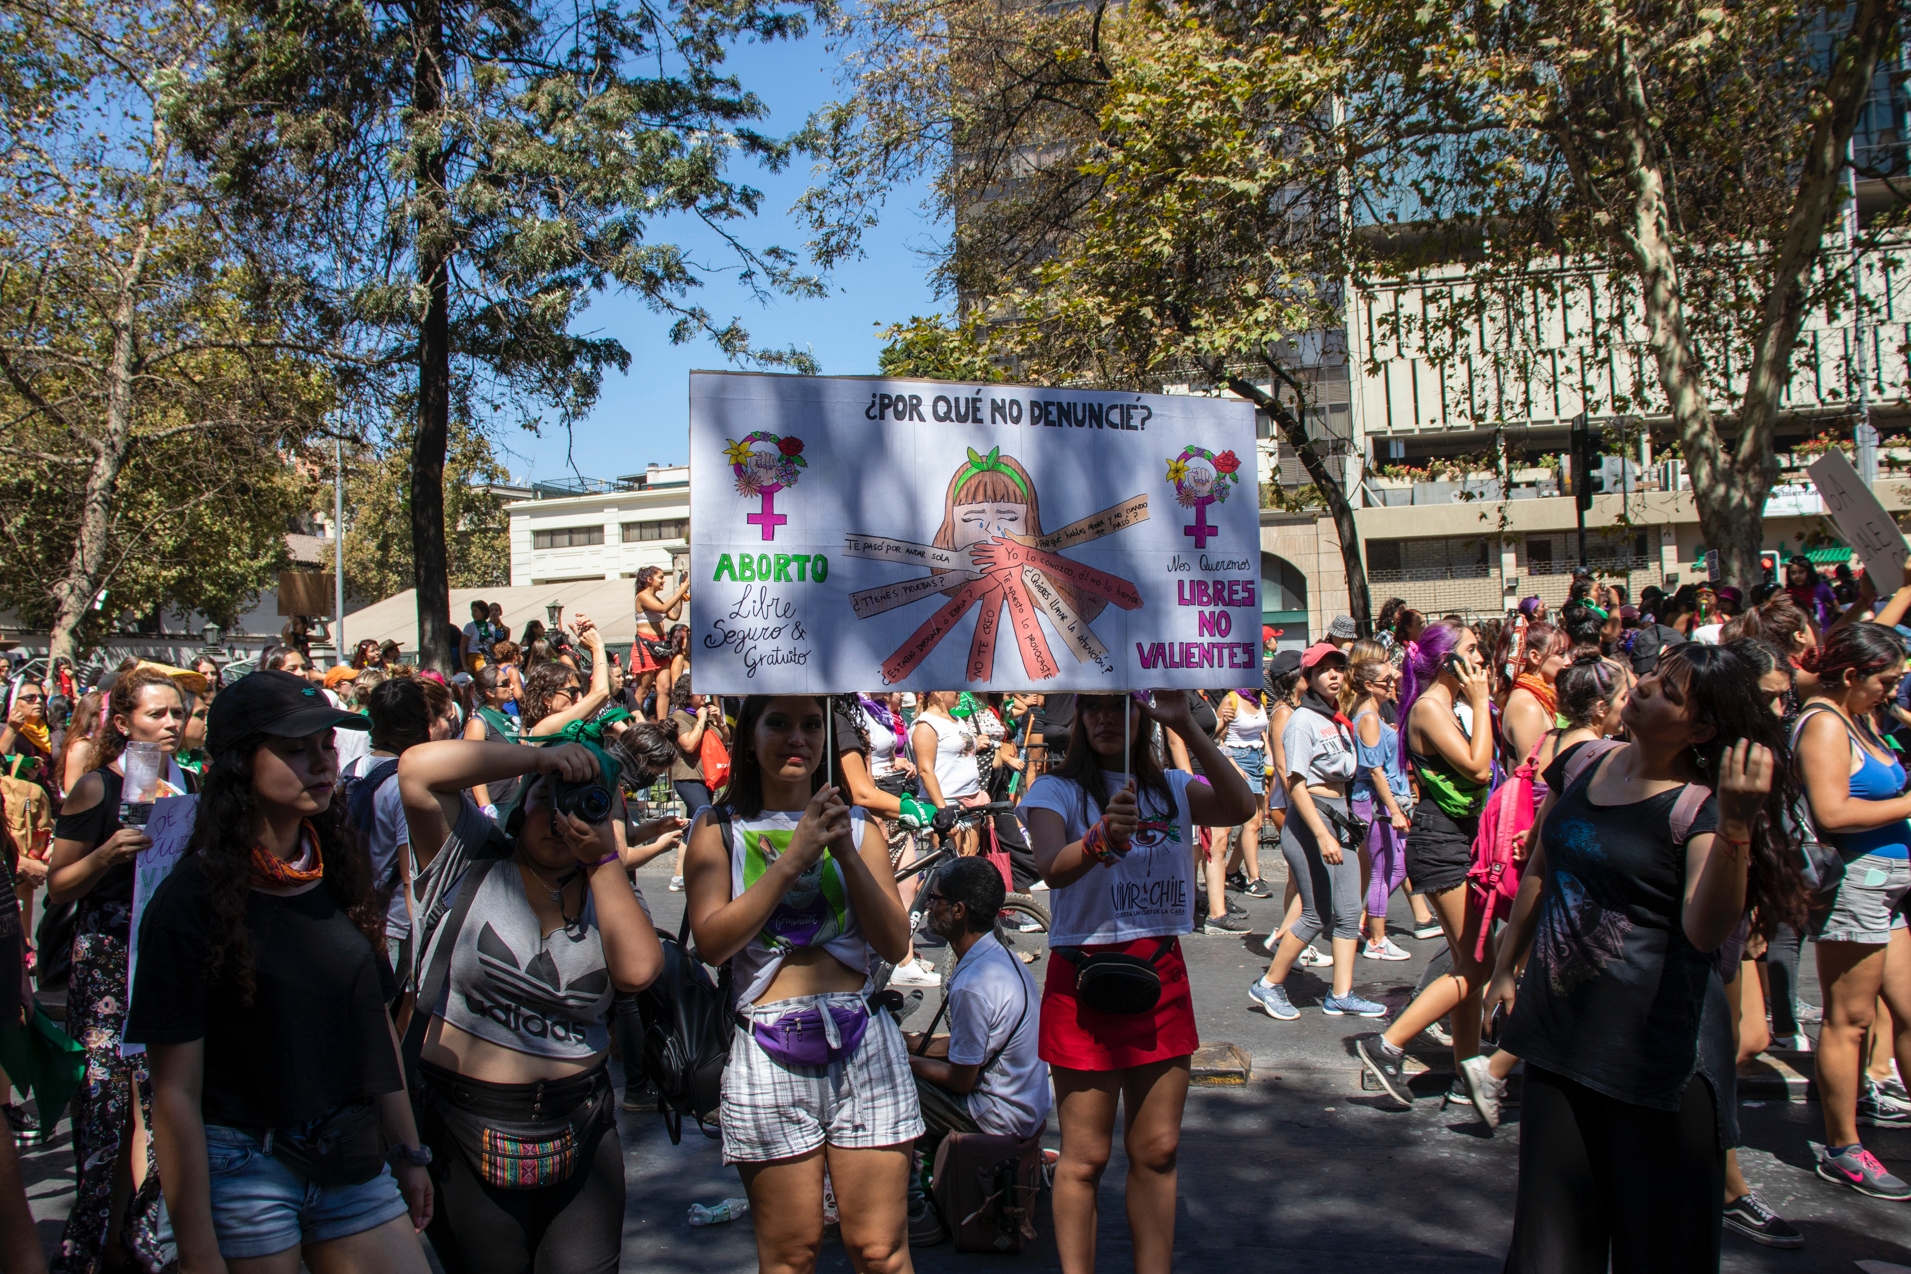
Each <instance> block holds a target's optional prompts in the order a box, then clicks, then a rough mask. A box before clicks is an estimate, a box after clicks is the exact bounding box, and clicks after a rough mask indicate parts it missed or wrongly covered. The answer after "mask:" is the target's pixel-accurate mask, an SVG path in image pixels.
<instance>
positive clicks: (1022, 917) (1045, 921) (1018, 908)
mask: <svg viewBox="0 0 1911 1274" xmlns="http://www.w3.org/2000/svg"><path fill="white" fill-rule="evenodd" d="M1014 809H1015V806H1014V804H1013V803H1011V802H1009V801H990V802H989V803H988V804H986V805H975V806H961V807H953V808H951V810H950V811H949V812H950V814H951V815H952V816H953V817H952V819H951V820H950V821H949V822H948V830H949V832H953V831H954V830H955V829H956V828H958V827H961V826H963V825H965V824H969V825H976V826H979V827H986V828H987V829H988V837H989V852H991V853H1000V852H1001V841H1000V839H999V838H998V837H997V836H996V832H995V816H996V815H997V814H1007V813H1011V812H1012V811H1013V810H1014ZM912 835H913V833H912ZM937 835H938V838H939V839H938V843H937V845H936V847H935V848H934V849H932V850H930V851H929V852H928V853H927V854H925V855H923V856H922V857H921V858H918V859H917V860H916V861H915V862H912V863H910V864H909V865H908V866H906V867H903V868H902V869H901V870H899V871H898V872H897V873H896V880H897V882H898V883H900V882H902V881H905V880H907V879H909V878H910V877H911V876H917V875H921V874H922V873H924V872H928V871H931V870H933V869H934V868H937V867H940V866H941V865H942V864H943V863H945V862H950V861H953V860H954V859H955V858H957V857H959V855H958V854H957V853H956V849H955V845H954V843H953V838H952V837H951V836H949V835H948V833H947V832H939V833H937ZM916 896H917V898H918V899H920V898H921V897H922V895H921V894H920V893H918V894H917V895H916ZM928 915H929V913H928V911H927V910H926V909H924V908H922V907H920V906H917V907H912V908H911V909H910V912H909V933H910V935H911V936H912V937H913V936H914V935H915V934H917V933H918V932H920V931H921V929H922V925H923V922H924V921H925V920H927V919H928ZM1005 918H1007V919H1008V920H1009V921H1010V922H1012V923H1013V927H1011V925H1010V924H1009V923H1005V922H1004V921H1005ZM1049 923H1050V917H1049V914H1048V908H1046V907H1044V906H1042V904H1041V903H1039V902H1037V901H1035V899H1034V898H1033V897H1032V896H1030V895H1028V894H1023V893H1013V892H1012V893H1010V894H1008V895H1007V896H1006V897H1004V898H1003V900H1002V909H1001V911H999V912H997V913H996V917H995V936H996V940H997V941H999V942H1000V943H1001V944H1002V945H1003V946H1004V947H1005V948H1007V949H1008V950H1010V951H1012V952H1013V951H1015V949H1016V947H1017V945H1018V942H1017V940H1018V939H1019V938H1020V937H1021V935H1023V934H1030V935H1034V934H1042V935H1046V934H1047V933H1048V928H1049ZM1034 941H1035V942H1036V943H1038V944H1039V945H1038V946H1037V947H1036V949H1035V950H1034V952H1033V954H1032V956H1031V957H1030V958H1029V959H1025V960H1024V961H1023V963H1024V964H1033V963H1035V961H1036V960H1039V959H1041V958H1042V953H1043V952H1044V951H1046V950H1047V949H1048V940H1047V938H1046V937H1042V938H1039V939H1035V940H1034ZM1017 954H1018V956H1019V955H1020V954H1021V953H1019V952H1018V953H1017ZM917 958H918V959H922V960H925V961H927V962H928V963H929V964H930V966H931V967H932V968H933V967H934V965H935V962H934V961H933V960H928V958H927V957H926V956H923V955H922V954H921V953H920V952H918V953H917ZM894 970H895V966H894V965H892V964H889V963H888V962H887V961H884V962H882V963H881V964H880V965H879V966H878V969H877V975H876V979H875V982H876V987H877V989H878V990H881V989H883V988H885V987H887V986H888V985H889V975H890V974H891V973H892V972H894ZM937 971H938V972H940V973H943V974H945V975H946V974H947V973H948V972H949V970H947V969H939V970H937Z"/></svg>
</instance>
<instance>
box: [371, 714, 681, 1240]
mask: <svg viewBox="0 0 1911 1274" xmlns="http://www.w3.org/2000/svg"><path fill="white" fill-rule="evenodd" d="M642 728H644V729H654V727H648V726H646V727H642ZM622 751H623V747H622V746H621V745H613V746H612V748H611V750H609V751H606V750H605V749H604V748H603V747H601V746H599V745H597V744H596V743H591V742H569V743H562V744H556V745H554V746H547V747H526V746H521V745H518V744H511V743H479V742H470V741H465V740H456V741H449V742H443V743H427V744H424V745H422V746H419V747H415V748H412V749H410V750H409V751H407V752H406V753H405V754H404V756H403V757H401V758H400V759H399V765H398V782H399V788H400V791H401V793H402V795H403V798H404V802H405V811H406V817H407V820H408V821H409V823H410V825H411V832H412V844H413V845H414V846H418V847H422V846H426V845H436V846H439V848H438V850H437V852H436V853H435V854H433V855H430V856H429V857H428V861H427V865H426V866H425V867H424V868H423V870H422V873H421V875H420V876H419V878H418V882H417V886H416V893H417V900H418V915H417V921H416V927H415V929H414V934H413V936H414V939H415V942H416V950H417V952H418V955H417V964H416V967H415V970H414V972H415V975H416V982H417V985H418V1009H419V1012H418V1014H417V1016H416V1017H415V1018H414V1019H413V1023H412V1028H411V1030H410V1031H409V1032H408V1033H407V1034H406V1038H405V1051H406V1057H407V1060H408V1061H411V1060H413V1059H414V1058H415V1059H416V1060H417V1065H418V1070H419V1075H420V1078H421V1079H422V1081H423V1085H422V1092H421V1094H420V1100H421V1103H422V1108H423V1118H422V1120H421V1127H420V1135H421V1136H422V1138H423V1140H424V1143H425V1145H426V1146H427V1147H429V1149H430V1152H431V1172H432V1180H433V1184H434V1185H435V1186H436V1187H437V1191H438V1211H437V1214H436V1216H435V1217H434V1218H433V1222H432V1225H431V1227H430V1231H429V1233H430V1235H431V1241H432V1246H433V1247H434V1248H435V1249H436V1250H437V1252H438V1255H439V1257H440V1259H441V1260H442V1261H443V1263H444V1266H445V1269H446V1270H447V1271H452V1272H453V1274H455V1272H457V1271H475V1272H489V1271H499V1272H503V1271H513V1272H516V1271H523V1270H528V1269H533V1268H535V1269H538V1270H545V1271H552V1272H553V1274H557V1272H564V1274H568V1272H570V1271H585V1270H592V1271H596V1270H608V1269H615V1268H616V1266H617V1262H618V1257H619V1254H620V1252H621V1250H622V1246H623V1228H624V1160H623V1149H622V1146H621V1144H620V1142H619V1140H618V1138H617V1135H616V1118H615V1101H614V1095H613V1093H612V1089H611V1080H610V1073H609V1067H608V1065H607V1058H608V1056H609V1051H610V1027H611V1020H612V1016H613V1007H612V1003H613V998H614V996H615V994H616V992H618V991H637V990H641V989H642V988H643V987H645V986H647V985H648V984H649V983H650V982H651V980H652V979H654V978H655V977H656V976H657V973H658V971H659V970H660V969H661V968H662V964H663V952H662V949H661V948H660V947H659V945H658V942H657V934H656V931H655V930H654V929H652V928H651V924H650V919H649V917H648V916H646V915H645V913H644V910H643V908H642V907H641V906H640V905H639V902H638V899H637V895H636V892H635V891H634V890H633V889H632V887H631V882H630V878H629V877H628V876H627V875H626V874H625V869H626V867H627V866H628V865H630V857H631V856H630V855H627V854H624V853H620V840H621V838H620V836H619V833H618V824H619V823H621V822H622V821H623V817H624V812H623V811H624V802H623V797H622V794H621V793H620V792H619V790H618V777H619V773H620V770H621V768H622V767H621V765H620V762H619V759H618V758H617V755H616V754H617V753H619V752H622ZM520 776H522V777H523V778H524V780H525V781H524V782H523V783H521V784H520V785H519V789H518V796H517V801H516V803H515V805H514V806H513V807H512V809H511V810H509V811H508V812H507V813H506V815H505V817H504V818H503V820H502V828H500V827H499V825H498V824H494V823H492V821H491V820H490V819H488V818H486V817H485V816H484V814H483V813H482V812H481V811H480V810H479V809H478V807H477V805H476V804H475V803H474V802H473V801H472V800H471V799H470V797H469V796H468V795H466V790H467V789H469V788H471V787H473V786H475V785H477V784H487V785H488V784H493V783H497V782H499V781H501V780H506V779H513V778H518V777H520ZM673 821H674V820H673ZM638 835H639V836H640V837H641V836H642V835H643V829H640V830H639V832H638ZM649 848H650V847H646V849H645V850H639V851H635V853H636V854H638V855H641V854H643V853H645V852H647V850H648V849H649ZM420 857H421V858H427V856H426V855H424V854H422V853H421V855H420Z"/></svg>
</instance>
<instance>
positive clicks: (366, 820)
mask: <svg viewBox="0 0 1911 1274" xmlns="http://www.w3.org/2000/svg"><path fill="white" fill-rule="evenodd" d="M396 773H398V758H397V757H395V756H388V757H384V758H382V759H380V761H379V762H378V764H377V765H374V766H373V767H372V768H371V769H369V770H367V771H365V773H363V774H361V775H359V776H358V777H357V778H348V779H346V780H345V781H344V788H345V821H346V822H347V823H349V824H351V828H352V831H353V832H355V833H356V834H357V836H358V843H359V844H360V845H362V846H366V847H370V845H371V843H372V831H373V828H374V825H375V824H376V823H377V821H378V808H377V802H378V789H379V788H381V787H383V786H385V780H386V779H388V778H390V777H391V776H392V775H394V774H396ZM373 888H375V889H376V890H377V891H378V892H379V893H380V894H382V895H383V896H384V897H385V898H387V899H389V898H390V897H391V895H392V892H393V891H394V890H395V889H397V888H398V856H397V855H396V854H394V855H392V864H391V878H390V879H389V880H381V881H377V882H375V884H374V885H373Z"/></svg>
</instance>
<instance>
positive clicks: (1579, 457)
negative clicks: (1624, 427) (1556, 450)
mask: <svg viewBox="0 0 1911 1274" xmlns="http://www.w3.org/2000/svg"><path fill="white" fill-rule="evenodd" d="M1571 460H1572V468H1573V503H1574V504H1575V505H1577V506H1578V507H1579V508H1580V509H1582V510H1584V509H1590V508H1592V498H1593V460H1594V453H1593V432H1592V422H1591V421H1590V420H1589V419H1588V418H1587V416H1586V413H1585V412H1583V411H1582V412H1580V413H1579V414H1578V415H1577V416H1574V417H1573V432H1572V455H1571Z"/></svg>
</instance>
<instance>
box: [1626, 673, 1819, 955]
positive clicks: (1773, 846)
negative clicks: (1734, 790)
mask: <svg viewBox="0 0 1911 1274" xmlns="http://www.w3.org/2000/svg"><path fill="white" fill-rule="evenodd" d="M1760 671H1761V670H1760V668H1759V666H1758V664H1757V663H1756V662H1754V661H1753V660H1752V659H1749V658H1747V657H1746V655H1745V653H1744V652H1743V651H1740V650H1738V649H1735V648H1734V647H1733V646H1708V645H1706V644H1704V643H1702V642H1682V643H1680V644H1679V645H1676V646H1672V647H1670V648H1668V649H1667V650H1666V652H1665V653H1664V654H1663V655H1661V656H1660V657H1659V668H1658V676H1659V685H1660V688H1661V691H1662V692H1663V693H1664V694H1665V695H1666V697H1667V698H1668V699H1670V700H1672V702H1674V703H1678V704H1686V703H1689V704H1691V705H1692V719H1693V722H1694V724H1704V725H1710V726H1711V727H1712V730H1713V734H1712V737H1711V738H1710V739H1708V740H1707V741H1706V742H1704V743H1701V744H1697V745H1695V746H1694V748H1693V761H1694V762H1695V763H1696V764H1697V765H1698V767H1699V770H1700V772H1701V773H1703V774H1704V776H1705V780H1706V782H1708V783H1710V784H1713V785H1715V786H1716V784H1717V783H1718V779H1719V765H1720V760H1721V758H1722V757H1723V756H1724V755H1725V751H1726V749H1727V748H1730V747H1731V746H1732V745H1733V744H1735V743H1737V742H1738V741H1739V740H1740V739H1745V740H1747V741H1749V742H1751V743H1754V744H1759V745H1762V746H1764V747H1766V748H1768V749H1770V751H1771V754H1772V763H1773V769H1772V790H1771V791H1770V792H1769V793H1768V794H1767V795H1766V797H1765V801H1764V803H1763V805H1761V806H1760V808H1759V812H1758V816H1757V817H1756V818H1754V819H1753V820H1752V846H1751V851H1752V858H1751V864H1750V868H1749V871H1748V874H1747V877H1746V885H1745V905H1746V908H1747V909H1748V910H1753V911H1756V912H1757V914H1758V921H1757V924H1758V930H1759V932H1760V933H1763V934H1766V935H1769V934H1770V933H1771V932H1772V929H1773V927H1774V926H1775V925H1777V924H1779V923H1780V922H1781V921H1782V922H1783V923H1785V924H1788V925H1791V926H1793V927H1794V928H1796V927H1798V926H1800V925H1802V924H1804V923H1805V920H1806V909H1807V903H1806V897H1807V895H1806V892H1805V879H1804V874H1803V871H1802V863H1801V859H1800V857H1799V854H1798V852H1797V849H1796V848H1795V847H1794V846H1793V845H1792V844H1791V843H1790V841H1789V840H1788V839H1787V838H1786V835H1785V830H1784V829H1785V811H1786V810H1787V809H1789V808H1791V807H1792V806H1793V805H1794V804H1795V803H1796V802H1797V800H1798V796H1799V789H1798V776H1797V775H1796V774H1795V773H1794V772H1793V770H1792V763H1791V760H1792V759H1791V745H1790V740H1789V739H1788V738H1787V736H1786V733H1785V723H1784V722H1783V721H1781V720H1780V719H1779V718H1778V716H1777V715H1775V714H1774V713H1773V712H1772V711H1771V710H1770V709H1769V708H1768V707H1767V706H1766V705H1765V702H1764V700H1763V699H1761V698H1760V697H1759V691H1758V678H1759V673H1760Z"/></svg>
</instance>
